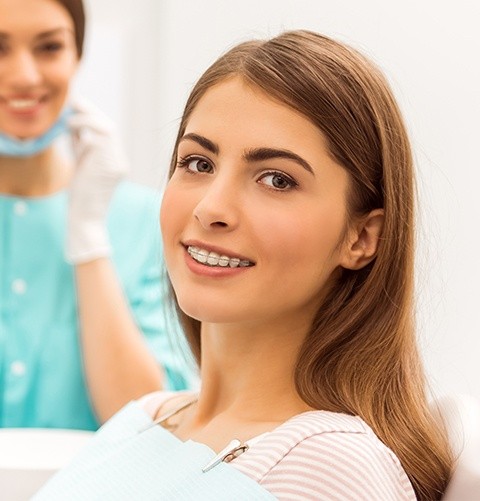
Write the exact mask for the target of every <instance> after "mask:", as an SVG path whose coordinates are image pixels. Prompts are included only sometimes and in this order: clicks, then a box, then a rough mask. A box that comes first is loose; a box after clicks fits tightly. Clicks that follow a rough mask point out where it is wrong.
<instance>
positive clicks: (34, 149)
mask: <svg viewBox="0 0 480 501" xmlns="http://www.w3.org/2000/svg"><path fill="white" fill-rule="evenodd" d="M71 113H72V110H71V109H70V108H67V109H65V110H64V111H63V113H62V114H61V115H60V118H59V119H58V120H57V121H56V122H55V123H54V124H53V126H52V127H50V129H49V130H48V131H47V132H45V134H42V135H41V136H40V137H36V138H33V139H25V140H23V139H16V138H13V137H11V136H8V135H7V134H3V133H1V132H0V156H5V157H31V156H33V155H36V154H37V153H40V152H41V151H43V150H46V149H47V148H48V147H49V146H51V145H52V143H53V142H54V141H55V139H57V137H58V136H60V135H61V134H63V133H65V132H68V131H69V127H68V117H69V116H70V115H71Z"/></svg>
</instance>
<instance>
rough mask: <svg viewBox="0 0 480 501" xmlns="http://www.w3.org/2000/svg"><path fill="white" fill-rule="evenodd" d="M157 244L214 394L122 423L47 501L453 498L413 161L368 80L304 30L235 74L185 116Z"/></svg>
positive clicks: (214, 69)
mask: <svg viewBox="0 0 480 501" xmlns="http://www.w3.org/2000/svg"><path fill="white" fill-rule="evenodd" d="M161 226H162V234H163V241H164V252H165V260H166V265H167V270H168V274H169V278H170V281H171V285H172V288H173V297H174V302H175V305H176V307H177V311H178V314H179V317H180V320H181V322H182V324H183V327H184V330H185V333H186V336H187V339H188V341H189V343H190V346H191V348H192V351H193V354H194V355H195V357H196V359H197V361H198V364H199V366H200V370H201V377H202V387H201V390H200V392H199V394H198V395H196V394H192V393H180V394H172V393H165V392H159V393H154V394H152V395H148V396H146V397H144V398H143V399H142V400H141V401H140V403H135V404H131V405H129V406H127V407H126V408H125V409H124V410H123V411H122V412H120V413H119V414H118V415H117V416H115V418H114V419H112V420H111V422H109V423H107V424H106V425H105V427H104V428H103V429H102V430H101V431H100V432H99V433H98V434H97V437H96V442H95V443H93V444H92V447H91V448H90V449H89V450H87V451H85V452H84V454H83V455H81V456H80V457H79V458H78V460H77V461H76V463H74V464H73V465H72V466H71V467H70V468H69V469H67V470H65V471H64V472H62V473H60V474H59V475H58V476H57V477H56V478H54V479H53V480H52V482H51V483H50V484H48V485H47V486H46V488H45V490H43V491H41V494H40V495H39V497H38V499H56V497H55V495H57V496H58V497H59V498H60V499H61V493H62V492H67V491H66V489H67V488H68V492H70V493H72V492H74V493H76V494H77V495H78V499H82V496H83V499H87V498H88V499H90V498H89V496H90V495H93V493H101V494H100V498H101V499H123V498H126V497H125V496H126V494H125V496H124V495H122V493H130V494H131V493H133V492H135V493H136V494H137V497H138V498H139V499H223V498H228V499H271V498H272V497H276V498H278V499H285V500H287V499H302V500H303V499H312V500H334V499H336V500H369V501H372V500H379V501H380V500H381V501H385V500H400V499H403V500H413V499H420V500H425V501H426V500H433V499H439V498H440V497H441V496H442V493H443V491H444V489H445V487H446V485H447V483H448V480H449V477H450V472H451V466H452V459H451V454H450V450H449V447H448V443H447V441H446V438H445V435H444V433H443V431H442V429H441V428H440V427H439V426H438V425H437V424H436V422H435V421H434V419H433V417H432V415H431V414H430V412H429V409H428V405H427V399H426V395H425V386H424V380H423V375H422V367H421V362H420V359H419V355H418V352H417V346H416V341H415V335H414V325H413V301H412V292H413V276H412V275H413V227H414V219H413V171H412V157H411V152H410V146H409V142H408V138H407V134H406V131H405V127H404V124H403V121H402V118H401V115H400V112H399V110H398V107H397V105H396V103H395V100H394V98H393V96H392V94H391V91H390V89H389V87H388V84H387V83H386V81H385V79H384V77H383V76H382V74H381V72H380V71H379V70H378V69H377V68H376V67H375V66H374V65H373V64H372V63H371V62H369V61H368V60H367V59H365V58H364V57H363V56H362V55H360V54H359V53H357V52H356V51H355V50H353V49H352V48H349V47H347V46H344V45H343V44H340V43H338V42H335V41H333V40H331V39H329V38H327V37H324V36H321V35H318V34H315V33H311V32H306V31H296V32H287V33H284V34H281V35H279V36H278V37H275V38H273V39H271V40H269V41H266V42H264V41H252V42H246V43H243V44H240V45H238V46H237V47H235V48H233V49H232V50H230V51H229V52H228V53H226V54H225V55H224V56H222V57H221V58H220V59H219V60H217V61H216V62H215V63H214V64H213V65H212V66H211V67H210V68H209V69H208V70H207V71H206V72H205V73H204V75H203V76H202V77H201V78H200V80H199V81H198V83H197V84H196V86H195V87H194V89H193V91H192V93H191V95H190V97H189V99H188V101H187V104H186V108H185V112H184V115H183V119H182V122H181V125H180V130H179V134H178V137H177V141H176V144H175V150H174V154H173V160H172V166H171V171H170V180H169V183H168V186H167V188H166V192H165V195H164V199H163V205H162V209H161ZM139 404H140V405H139ZM145 410H146V411H147V412H146V413H145V412H144V411H145ZM152 420H153V421H154V422H152ZM233 439H236V441H233V442H232V440H233ZM202 451H203V453H204V454H203V455H202V454H201V453H202ZM225 462H229V464H225ZM131 471H135V476H133V475H132V476H129V472H131ZM111 475H113V476H114V478H115V479H116V481H115V482H111V481H106V479H107V478H110V479H111V478H112V477H111ZM114 483H115V488H113V484H114ZM193 492H194V493H195V494H194V495H193V494H192V493H193ZM227 492H228V494H227ZM247 494H248V495H247ZM115 496H117V497H115ZM189 496H190V497H189ZM222 496H223V497H222ZM92 499H93V498H92Z"/></svg>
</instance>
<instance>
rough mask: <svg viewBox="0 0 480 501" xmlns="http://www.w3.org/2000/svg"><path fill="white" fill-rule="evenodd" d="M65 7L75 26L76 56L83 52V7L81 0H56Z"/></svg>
mask: <svg viewBox="0 0 480 501" xmlns="http://www.w3.org/2000/svg"><path fill="white" fill-rule="evenodd" d="M56 1H57V2H58V3H59V4H61V5H63V6H64V7H65V9H67V11H68V13H69V14H70V16H71V18H72V19H73V25H74V27H75V46H76V47H77V54H78V57H79V58H80V57H82V54H83V41H84V39H85V7H84V5H83V0H56Z"/></svg>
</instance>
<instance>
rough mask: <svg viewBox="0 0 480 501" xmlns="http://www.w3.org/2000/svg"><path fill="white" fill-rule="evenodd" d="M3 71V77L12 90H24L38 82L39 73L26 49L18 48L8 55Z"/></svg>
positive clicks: (39, 78) (33, 59) (32, 57)
mask: <svg viewBox="0 0 480 501" xmlns="http://www.w3.org/2000/svg"><path fill="white" fill-rule="evenodd" d="M4 62H6V63H7V64H6V66H5V65H3V64H2V67H3V68H5V71H3V72H2V73H3V77H2V78H3V79H4V82H6V83H7V85H9V86H11V87H12V88H13V89H14V90H17V91H18V90H24V89H28V88H29V87H33V86H35V85H37V84H38V83H40V81H41V74H40V71H39V67H38V62H37V61H36V59H35V57H34V55H33V54H31V52H30V51H27V50H18V51H15V52H14V53H13V54H11V55H10V57H8V60H7V61H4Z"/></svg>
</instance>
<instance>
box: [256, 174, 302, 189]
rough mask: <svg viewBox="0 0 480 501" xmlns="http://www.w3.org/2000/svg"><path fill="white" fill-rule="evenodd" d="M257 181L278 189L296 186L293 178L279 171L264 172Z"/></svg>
mask: <svg viewBox="0 0 480 501" xmlns="http://www.w3.org/2000/svg"><path fill="white" fill-rule="evenodd" d="M258 181H259V182H261V183H262V184H265V185H267V186H268V187H270V188H273V189H275V190H278V191H288V190H291V189H293V188H296V187H297V186H298V183H297V182H296V181H295V180H293V179H292V178H291V177H290V176H287V175H286V174H284V173H281V172H266V173H265V174H263V175H262V177H260V179H259V180H258Z"/></svg>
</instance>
